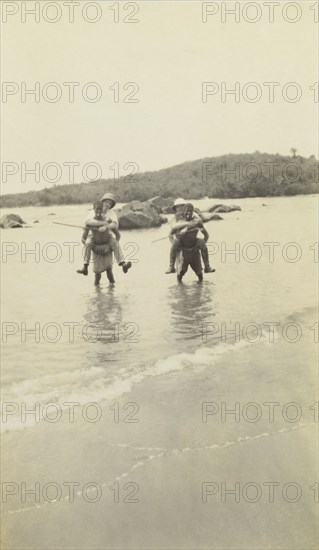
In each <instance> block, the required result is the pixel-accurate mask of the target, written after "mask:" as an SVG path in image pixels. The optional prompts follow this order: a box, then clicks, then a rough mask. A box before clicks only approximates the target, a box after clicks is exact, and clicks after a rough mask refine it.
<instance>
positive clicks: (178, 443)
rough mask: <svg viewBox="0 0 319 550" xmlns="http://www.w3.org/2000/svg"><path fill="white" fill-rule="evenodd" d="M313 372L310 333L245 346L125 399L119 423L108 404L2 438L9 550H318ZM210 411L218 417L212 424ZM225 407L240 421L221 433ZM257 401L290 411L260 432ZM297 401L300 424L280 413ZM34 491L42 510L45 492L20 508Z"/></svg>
mask: <svg viewBox="0 0 319 550" xmlns="http://www.w3.org/2000/svg"><path fill="white" fill-rule="evenodd" d="M308 332H309V331H308ZM283 357H284V360H283ZM315 360H316V346H315V345H314V344H313V342H312V341H311V335H310V336H308V341H306V342H305V341H304V340H303V341H301V342H299V343H297V344H296V345H294V346H293V345H291V344H287V343H282V342H278V343H277V344H274V345H272V346H268V347H267V346H266V347H265V346H264V345H263V344H260V345H256V346H255V347H254V352H253V353H252V348H251V347H244V348H241V349H238V350H236V351H235V350H234V351H232V352H231V353H229V354H227V355H225V356H221V357H220V359H219V360H217V362H216V363H215V364H214V365H212V366H207V365H206V366H201V365H199V364H198V365H196V366H195V367H194V365H193V366H191V365H189V367H188V368H186V369H183V370H182V371H176V372H173V373H172V372H171V373H169V374H162V375H161V376H157V377H153V378H149V379H147V380H144V381H143V382H142V383H140V384H139V385H137V386H135V387H134V388H133V390H132V391H131V392H130V393H129V394H127V395H125V396H123V397H122V398H121V400H120V401H119V406H120V417H119V422H114V409H112V410H110V409H109V407H110V406H112V405H113V404H112V403H107V402H104V403H100V406H101V408H102V410H103V416H102V418H101V419H100V420H99V421H98V422H96V423H89V422H87V421H84V420H83V418H82V417H81V415H80V414H76V415H75V421H74V423H70V422H69V421H68V419H67V417H64V416H63V418H62V420H61V421H59V422H58V423H55V424H50V423H47V422H41V423H40V424H38V425H36V426H35V427H33V428H31V429H24V430H20V431H14V432H11V433H7V434H5V436H4V438H3V445H2V460H3V470H2V480H3V481H10V482H15V483H16V484H17V485H15V488H16V494H15V495H11V496H10V495H9V496H8V497H7V503H3V505H2V506H3V533H2V542H3V548H5V549H7V548H8V549H9V548H12V549H15V550H18V549H20V548H21V549H31V548H32V549H33V548H34V549H40V548H41V549H62V548H63V549H66V548H68V549H71V548H72V549H75V548H76V549H89V548H92V549H93V548H94V549H95V548H96V549H103V548H110V549H112V548H118V549H124V548H125V549H126V548H130V549H133V548H134V549H135V548H136V549H138V548H158V549H172V548H181V549H182V548H183V549H195V548H196V549H197V548H198V549H200V548H203V549H204V548H205V549H209V548H212V549H215V548H216V549H220V548H222V549H257V548H260V549H273V548H280V549H295V548H296V549H297V548H298V549H314V548H317V529H318V504H316V502H315V501H317V502H318V485H317V486H314V484H315V482H316V481H317V478H318V454H317V443H316V440H317V435H318V424H317V423H316V422H315V421H314V420H315V417H314V411H313V410H312V409H309V406H311V404H312V403H313V402H314V401H315V400H316V395H315V392H316V369H315V368H314V367H313V368H312V367H311V365H315V364H316V363H315ZM128 402H134V403H136V404H138V407H139V411H138V413H137V414H135V416H133V417H132V418H135V419H138V420H139V421H138V422H136V423H128V422H123V409H122V407H123V404H125V403H128ZM203 402H206V403H215V404H216V403H217V404H218V406H219V408H220V410H219V412H218V413H215V414H212V415H210V414H209V415H208V416H207V417H206V420H207V422H203V421H202V410H203V409H202V407H203V405H202V403H203ZM222 402H224V403H227V408H228V409H230V408H234V403H235V402H239V403H240V406H241V409H240V411H241V414H240V417H239V421H238V422H236V421H235V420H236V419H237V418H235V417H234V415H229V416H226V421H225V422H222V414H221V410H222V405H221V403H222ZM249 402H255V403H259V404H261V405H262V404H263V403H264V402H278V403H280V407H279V408H278V409H276V411H278V414H277V413H276V415H275V417H274V422H270V421H269V414H268V413H267V414H266V412H265V411H266V410H268V409H266V408H265V407H264V406H262V411H263V415H262V417H261V418H260V419H259V420H258V421H256V422H248V421H247V420H245V419H244V417H243V415H242V411H243V405H245V404H247V403H249ZM291 402H294V403H297V404H299V407H300V410H301V411H302V417H301V418H300V419H299V420H298V421H296V422H288V421H287V419H286V417H284V415H283V414H282V410H283V405H284V404H287V403H291ZM215 406H216V405H215ZM215 406H214V407H215ZM131 410H132V409H128V412H130V411H131ZM208 410H210V411H211V410H212V409H211V408H210V409H208ZM214 410H215V409H214ZM244 410H245V411H246V412H247V414H248V409H244ZM285 410H286V412H289V414H290V416H291V417H293V415H294V410H293V408H291V409H290V410H289V411H288V409H285ZM250 412H251V414H253V411H252V409H251V411H250ZM126 414H127V412H125V415H126ZM237 420H238V419H237ZM23 482H25V483H26V486H27V487H28V488H32V487H33V488H34V486H35V483H36V482H37V483H39V487H40V497H39V502H38V503H36V502H35V500H36V498H37V497H36V496H35V494H29V495H27V497H26V502H21V500H22V498H21V497H22V483H23ZM71 482H75V483H78V485H76V486H75V488H74V498H72V490H71V489H70V485H67V483H71ZM271 482H274V483H276V484H277V485H276V486H274V485H273V486H272V487H273V491H274V493H273V497H271V489H270V485H271ZM48 483H51V484H55V486H58V487H59V488H60V490H61V494H60V495H59V498H58V501H57V502H46V500H50V499H53V498H55V496H56V494H57V493H55V490H54V487H53V486H51V488H48V489H47V491H48V492H46V489H45V486H46V484H48ZM236 483H237V485H235V484H236ZM86 484H88V485H86ZM92 484H97V485H98V488H97V485H92ZM247 484H251V485H249V486H248V485H247ZM252 484H253V485H252ZM287 484H289V485H287ZM85 486H86V488H85ZM311 486H312V487H316V491H314V490H312V489H310V487H311ZM47 487H49V486H47ZM235 488H236V494H234V493H233V494H231V493H227V490H228V491H229V490H230V491H231V490H233V491H234V489H235ZM3 500H4V498H3V497H2V501H3ZM72 500H74V501H73V502H72ZM87 500H91V501H92V502H88V501H87ZM236 500H237V502H236ZM254 500H255V502H253V501H254ZM271 500H272V502H271Z"/></svg>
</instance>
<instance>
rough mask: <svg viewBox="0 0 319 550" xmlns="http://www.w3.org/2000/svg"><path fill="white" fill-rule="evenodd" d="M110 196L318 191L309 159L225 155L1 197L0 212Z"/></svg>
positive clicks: (218, 195) (141, 197) (315, 172)
mask: <svg viewBox="0 0 319 550" xmlns="http://www.w3.org/2000/svg"><path fill="white" fill-rule="evenodd" d="M107 191H109V192H112V193H114V194H115V195H116V197H117V200H118V201H119V202H129V201H131V200H141V201H144V200H147V199H149V198H151V197H154V196H156V195H161V196H162V197H173V198H176V197H180V196H181V197H184V198H185V199H187V198H190V199H199V198H203V197H210V198H218V199H225V198H240V197H264V196H283V195H300V194H310V193H317V192H318V162H317V160H316V158H315V156H314V155H312V156H311V157H310V158H308V159H306V158H304V157H301V156H299V155H296V154H295V152H294V156H292V157H291V156H282V155H278V154H277V155H269V154H267V153H259V152H258V151H256V152H255V153H253V154H240V155H235V154H229V155H223V156H220V157H211V158H205V159H201V160H195V161H190V162H184V163H183V164H180V165H177V166H173V167H171V168H165V169H163V170H158V171H156V172H144V173H141V174H135V175H134V176H132V177H131V178H130V177H128V176H126V177H122V178H120V180H119V182H115V181H114V180H112V179H108V180H104V179H101V180H99V181H94V182H89V183H79V184H67V185H54V186H52V187H48V188H45V189H43V190H41V191H29V192H27V193H19V194H12V195H3V196H2V197H1V206H2V207H16V206H17V207H19V206H30V205H39V206H47V205H53V204H82V203H88V202H92V201H94V200H96V199H97V198H100V197H101V196H102V195H103V194H104V193H105V192H107Z"/></svg>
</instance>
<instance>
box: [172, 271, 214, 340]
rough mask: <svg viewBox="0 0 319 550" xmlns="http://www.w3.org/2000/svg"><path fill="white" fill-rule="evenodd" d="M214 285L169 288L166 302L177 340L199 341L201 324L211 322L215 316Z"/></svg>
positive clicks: (195, 284) (209, 282) (206, 283)
mask: <svg viewBox="0 0 319 550" xmlns="http://www.w3.org/2000/svg"><path fill="white" fill-rule="evenodd" d="M214 286H215V285H214V283H212V282H211V281H204V283H203V284H197V283H194V284H193V285H184V284H180V285H176V286H174V287H171V288H170V290H169V294H168V302H169V306H170V308H171V312H172V319H171V320H172V328H173V331H174V333H175V337H176V338H177V339H178V340H185V339H186V340H192V339H197V340H198V339H199V338H201V335H202V326H203V323H209V322H213V320H214V317H215V316H216V313H217V311H216V306H215V304H214Z"/></svg>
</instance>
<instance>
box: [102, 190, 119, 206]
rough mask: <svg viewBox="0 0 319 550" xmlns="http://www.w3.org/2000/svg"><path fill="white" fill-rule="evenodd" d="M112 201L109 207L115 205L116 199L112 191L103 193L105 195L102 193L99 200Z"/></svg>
mask: <svg viewBox="0 0 319 550" xmlns="http://www.w3.org/2000/svg"><path fill="white" fill-rule="evenodd" d="M107 200H109V201H112V206H111V208H114V206H115V205H116V200H115V198H114V195H112V193H105V195H103V197H102V198H101V202H103V201H107Z"/></svg>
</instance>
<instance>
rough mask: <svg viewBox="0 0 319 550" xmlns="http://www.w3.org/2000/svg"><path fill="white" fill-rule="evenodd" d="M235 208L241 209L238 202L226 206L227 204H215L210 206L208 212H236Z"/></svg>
mask: <svg viewBox="0 0 319 550" xmlns="http://www.w3.org/2000/svg"><path fill="white" fill-rule="evenodd" d="M235 210H241V208H240V206H237V205H236V204H231V205H230V206H226V205H225V204H214V206H211V207H210V208H208V212H215V214H217V213H218V212H221V213H226V212H234V211H235Z"/></svg>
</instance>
